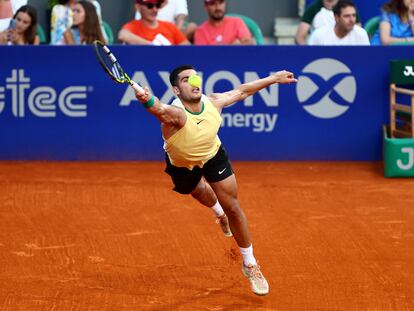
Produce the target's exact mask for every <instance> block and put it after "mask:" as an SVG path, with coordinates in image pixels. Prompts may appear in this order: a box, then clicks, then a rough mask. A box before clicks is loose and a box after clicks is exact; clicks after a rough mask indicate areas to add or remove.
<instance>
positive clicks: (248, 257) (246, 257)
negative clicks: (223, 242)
mask: <svg viewBox="0 0 414 311" xmlns="http://www.w3.org/2000/svg"><path fill="white" fill-rule="evenodd" d="M239 248H240V253H241V254H242V256H243V264H244V265H245V266H247V265H249V264H251V265H253V266H255V265H257V262H256V258H254V256H253V245H252V244H250V246H249V247H247V248H243V247H239Z"/></svg>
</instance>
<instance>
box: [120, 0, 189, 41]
mask: <svg viewBox="0 0 414 311" xmlns="http://www.w3.org/2000/svg"><path fill="white" fill-rule="evenodd" d="M163 2H164V0H136V4H135V9H136V10H137V11H139V12H140V14H141V19H139V20H132V21H130V22H128V23H127V24H125V25H124V26H122V29H121V31H120V32H119V34H118V39H119V41H121V42H124V43H128V44H144V45H145V44H146V45H149V44H152V45H183V44H190V42H189V41H188V40H187V38H186V37H185V35H184V34H183V33H182V32H181V31H180V30H179V29H178V27H177V26H176V25H174V24H173V23H170V22H166V21H161V20H158V19H157V15H158V10H159V9H160V8H161V6H162V5H163Z"/></svg>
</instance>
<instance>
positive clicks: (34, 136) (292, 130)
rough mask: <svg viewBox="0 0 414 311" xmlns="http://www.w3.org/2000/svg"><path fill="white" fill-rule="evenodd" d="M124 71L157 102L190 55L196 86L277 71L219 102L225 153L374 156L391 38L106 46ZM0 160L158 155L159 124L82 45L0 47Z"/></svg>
mask: <svg viewBox="0 0 414 311" xmlns="http://www.w3.org/2000/svg"><path fill="white" fill-rule="evenodd" d="M113 50H114V52H115V53H116V55H117V56H118V58H119V59H120V61H121V64H122V66H123V67H124V68H125V69H126V70H127V71H128V72H129V73H130V75H131V76H132V77H133V79H134V80H135V81H137V82H139V83H140V84H142V85H148V86H149V87H150V89H151V90H152V91H153V92H155V94H156V95H157V96H158V97H160V98H161V99H162V100H163V101H164V102H170V101H171V100H172V99H173V93H172V92H171V89H170V88H169V85H168V72H169V71H170V70H172V69H173V68H174V67H175V66H177V65H180V64H186V63H190V64H193V65H195V66H196V67H197V68H198V69H199V70H200V73H201V74H202V76H203V80H204V81H203V87H204V90H205V92H206V93H211V92H222V91H226V90H229V89H232V88H234V87H236V86H237V85H239V84H240V83H244V82H248V81H251V80H254V79H257V78H259V77H265V76H267V75H269V74H271V73H272V72H275V71H277V70H282V69H287V70H290V71H293V72H294V73H295V75H296V76H297V77H298V79H299V81H298V83H297V84H296V85H273V86H271V87H269V88H267V89H264V90H262V91H261V92H259V93H258V94H256V95H255V96H253V97H250V98H248V99H246V100H245V101H244V102H240V103H237V104H235V105H233V106H231V107H229V108H227V109H225V110H224V113H223V124H222V129H221V133H220V137H221V139H222V141H223V142H224V143H225V145H226V148H227V150H228V152H229V153H230V156H231V158H232V159H233V160H254V161H257V160H301V161H303V160H332V161H339V160H358V161H360V160H368V161H372V160H380V159H381V158H382V148H381V146H382V138H383V137H382V130H381V129H382V124H388V123H389V119H388V106H389V104H388V103H389V93H388V85H389V61H390V60H391V59H407V58H411V57H412V55H414V53H413V52H414V48H413V47H410V46H393V47H296V46H260V47H253V46H252V47H237V46H234V47H193V46H190V47H144V46H113ZM0 159H2V160H162V159H163V152H162V139H161V135H160V128H159V124H158V122H157V121H156V120H155V119H154V118H153V117H152V116H150V115H149V114H148V113H146V112H145V109H144V108H143V107H141V106H140V105H139V104H138V103H137V101H136V100H135V99H134V94H133V92H132V90H131V89H130V88H128V87H127V86H125V85H117V84H115V83H114V82H112V81H111V80H110V79H109V78H108V77H107V75H106V74H104V73H103V71H102V69H101V68H100V67H99V64H98V62H97V61H96V60H95V56H94V53H93V50H92V47H90V46H79V47H53V46H40V47H28V46H23V47H14V46H12V47H8V46H3V47H0Z"/></svg>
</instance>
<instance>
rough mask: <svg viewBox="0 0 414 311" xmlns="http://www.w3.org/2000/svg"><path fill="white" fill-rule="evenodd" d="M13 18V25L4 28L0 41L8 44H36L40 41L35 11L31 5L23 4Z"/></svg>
mask: <svg viewBox="0 0 414 311" xmlns="http://www.w3.org/2000/svg"><path fill="white" fill-rule="evenodd" d="M13 19H14V20H15V21H16V23H15V27H13V28H12V29H6V30H5V31H3V32H2V33H1V34H0V38H1V43H2V44H9V45H25V44H32V45H38V44H39V43H40V39H39V36H38V35H37V12H36V8H34V7H33V6H31V5H24V6H22V7H20V9H18V10H17V12H16V14H15V15H14V17H13Z"/></svg>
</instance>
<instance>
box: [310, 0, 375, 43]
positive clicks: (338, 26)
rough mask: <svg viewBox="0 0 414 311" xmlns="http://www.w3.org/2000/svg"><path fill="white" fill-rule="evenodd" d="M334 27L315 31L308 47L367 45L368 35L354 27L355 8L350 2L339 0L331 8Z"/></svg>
mask: <svg viewBox="0 0 414 311" xmlns="http://www.w3.org/2000/svg"><path fill="white" fill-rule="evenodd" d="M333 13H334V17H335V25H334V26H332V25H326V26H323V27H321V28H318V29H317V30H315V31H314V32H313V33H312V34H311V36H310V38H309V42H308V44H309V45H369V44H370V43H369V38H368V34H367V32H366V31H365V29H363V28H362V27H360V26H358V25H356V8H355V4H354V3H353V2H352V1H350V0H339V1H338V3H337V4H336V5H335V6H334V8H333Z"/></svg>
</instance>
